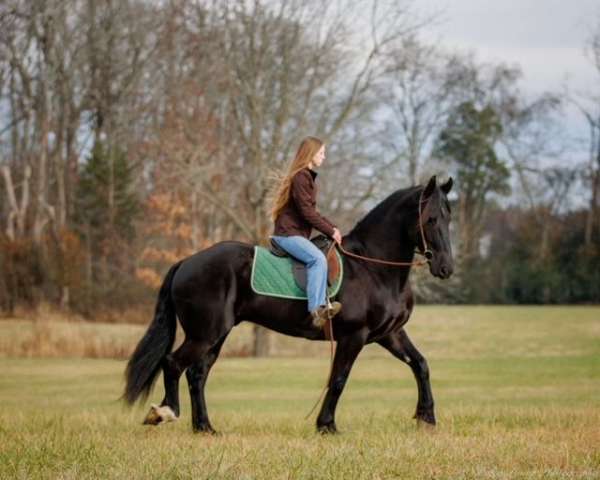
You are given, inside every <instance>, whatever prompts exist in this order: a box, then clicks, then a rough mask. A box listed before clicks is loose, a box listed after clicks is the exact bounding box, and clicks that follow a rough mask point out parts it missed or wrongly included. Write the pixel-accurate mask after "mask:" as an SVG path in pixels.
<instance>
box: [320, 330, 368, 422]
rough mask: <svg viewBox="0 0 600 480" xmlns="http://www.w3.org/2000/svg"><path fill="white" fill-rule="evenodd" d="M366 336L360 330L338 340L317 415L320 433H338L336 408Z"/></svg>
mask: <svg viewBox="0 0 600 480" xmlns="http://www.w3.org/2000/svg"><path fill="white" fill-rule="evenodd" d="M366 338H367V334H366V332H363V331H360V332H358V333H356V334H354V335H352V336H349V337H344V338H341V339H339V340H338V345H337V348H336V351H335V357H334V359H333V367H332V369H331V374H330V376H329V382H328V384H327V387H328V388H327V395H325V400H323V405H322V406H321V411H320V412H319V416H318V417H317V430H318V431H319V432H320V433H337V427H336V425H335V408H336V406H337V403H338V400H339V398H340V395H341V394H342V391H343V390H344V386H345V385H346V380H348V375H350V370H351V369H352V365H353V364H354V361H355V360H356V357H357V356H358V354H359V353H360V351H361V350H362V348H363V346H364V344H365V340H366Z"/></svg>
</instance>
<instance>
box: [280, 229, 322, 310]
mask: <svg viewBox="0 0 600 480" xmlns="http://www.w3.org/2000/svg"><path fill="white" fill-rule="evenodd" d="M273 239H274V240H275V242H277V245H279V246H280V247H281V248H283V249H284V250H285V251H286V252H288V253H289V254H290V255H291V256H292V257H294V258H297V259H298V260H300V261H301V262H302V263H305V264H306V267H307V278H306V296H307V297H308V311H309V312H314V311H316V310H317V309H318V308H319V307H320V306H324V305H326V304H327V259H326V258H325V255H323V252H321V250H319V249H318V248H317V247H316V246H315V244H314V243H312V242H311V241H310V240H308V239H307V238H304V237H301V236H300V235H292V236H289V237H280V236H276V237H273Z"/></svg>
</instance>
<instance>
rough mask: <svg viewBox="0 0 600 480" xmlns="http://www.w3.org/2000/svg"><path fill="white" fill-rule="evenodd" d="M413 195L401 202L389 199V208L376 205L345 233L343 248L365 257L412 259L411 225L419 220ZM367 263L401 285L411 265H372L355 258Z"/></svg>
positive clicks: (376, 271)
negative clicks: (377, 208)
mask: <svg viewBox="0 0 600 480" xmlns="http://www.w3.org/2000/svg"><path fill="white" fill-rule="evenodd" d="M410 200H412V195H411V196H410V197H409V199H408V200H405V201H404V202H401V201H398V202H390V205H388V208H387V209H386V208H385V206H384V208H382V209H380V210H379V211H375V209H374V210H373V211H372V212H371V213H370V214H367V216H366V217H365V218H364V220H362V221H361V222H359V223H358V224H357V225H356V226H355V227H354V229H353V230H352V231H351V232H350V233H349V234H348V235H347V236H345V237H344V243H343V245H344V248H346V249H347V250H348V251H350V252H352V253H357V254H358V255H362V256H365V257H371V258H376V259H379V260H387V261H392V262H412V261H413V259H414V252H415V247H416V242H415V235H414V229H415V226H416V225H417V222H418V212H417V210H416V209H415V206H414V203H415V202H412V201H410ZM357 261H358V262H361V263H363V264H365V266H368V267H369V268H370V269H371V270H372V272H373V273H374V274H376V275H379V276H380V277H383V278H385V280H386V281H387V282H390V281H393V282H394V283H397V282H398V281H399V282H400V283H401V286H403V285H404V283H405V282H406V279H407V278H408V275H409V273H410V266H408V267H397V266H386V265H373V264H369V262H367V261H365V260H357Z"/></svg>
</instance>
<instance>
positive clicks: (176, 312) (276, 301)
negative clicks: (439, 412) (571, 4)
mask: <svg viewBox="0 0 600 480" xmlns="http://www.w3.org/2000/svg"><path fill="white" fill-rule="evenodd" d="M451 188H452V179H449V180H448V181H447V182H446V183H445V184H443V185H440V186H438V185H437V183H436V178H435V177H432V178H431V179H430V180H429V182H428V184H427V186H425V187H412V188H408V189H404V190H398V191H396V192H395V193H393V194H392V195H390V196H389V197H388V198H387V199H385V200H384V201H383V202H381V203H380V204H379V205H377V206H376V207H375V208H374V209H373V210H372V211H370V212H369V213H368V214H367V215H366V216H365V217H364V218H363V219H362V220H361V221H360V222H359V223H358V224H357V225H356V226H355V227H354V229H353V230H352V231H351V232H350V233H349V234H348V235H346V236H345V237H344V238H343V241H342V246H343V247H344V248H345V249H346V250H347V251H349V252H352V253H355V254H359V255H362V256H367V257H372V258H378V259H385V260H394V261H399V262H411V261H412V260H413V257H414V254H415V250H419V251H420V252H421V253H424V251H423V250H424V249H425V248H426V247H427V248H428V249H429V250H430V251H431V254H432V255H429V256H430V258H429V270H430V272H431V274H432V275H434V276H436V277H439V278H442V279H445V278H448V277H449V276H450V275H451V274H452V269H453V258H452V250H451V247H450V241H449V233H448V224H449V221H450V206H449V203H448V199H447V194H448V192H449V191H450V189H451ZM419 205H421V207H419ZM422 232H423V233H422ZM422 235H424V236H425V239H423V238H422ZM253 252H254V250H253V246H252V245H248V244H245V243H241V242H233V241H228V242H221V243H218V244H215V245H213V246H212V247H210V248H207V249H206V250H203V251H200V252H198V253H196V254H194V255H192V256H190V257H188V258H186V259H184V260H182V261H180V262H178V263H176V264H175V265H173V266H172V267H171V269H170V270H169V272H168V273H167V275H166V277H165V280H164V282H163V285H162V287H161V289H160V292H159V295H158V301H157V304H156V312H155V316H154V320H153V321H152V323H151V324H150V326H149V328H148V331H147V332H146V333H145V335H144V337H142V339H141V340H140V342H139V344H138V345H137V347H136V349H135V352H134V353H133V355H132V357H131V359H130V360H129V363H128V365H127V369H126V372H125V376H126V382H127V385H126V387H125V393H124V398H125V400H126V401H127V402H128V403H129V404H133V403H134V402H135V401H136V400H137V399H138V398H140V397H142V398H146V397H147V396H148V394H149V393H150V390H151V389H152V386H153V383H154V381H155V379H156V377H157V375H158V373H159V372H160V370H161V369H162V371H163V376H164V385H165V397H164V399H163V401H162V403H161V406H160V407H156V406H153V407H152V409H151V411H150V413H149V414H148V416H147V417H146V420H145V423H151V424H157V423H160V422H161V421H165V420H170V419H174V418H177V417H178V416H179V394H178V392H179V390H178V386H179V378H180V376H181V374H182V373H183V372H184V371H185V372H186V377H187V381H188V384H189V390H190V396H191V402H192V426H193V429H194V430H195V431H201V432H214V430H213V428H212V426H211V424H210V421H209V419H208V413H207V410H206V401H205V398H204V386H205V384H206V379H207V376H208V373H209V371H210V369H211V367H212V365H213V364H214V362H215V360H216V359H217V357H218V355H219V351H220V350H221V347H222V346H223V343H224V342H225V339H226V338H227V335H228V334H229V332H230V331H231V329H232V328H233V327H234V326H235V325H237V324H239V323H240V322H242V321H249V322H254V323H258V324H260V325H263V326H264V327H267V328H270V329H272V330H275V331H277V332H280V333H284V334H286V335H293V336H296V337H304V338H307V339H310V340H324V339H325V337H324V333H323V331H322V330H320V329H317V328H315V327H314V326H313V325H312V322H311V319H310V316H309V315H307V311H306V302H305V301H300V300H287V299H280V298H274V297H268V296H263V295H258V294H256V293H254V292H253V291H252V289H251V287H250V273H251V268H252V260H253ZM343 262H344V265H343V267H344V281H343V285H342V287H341V290H340V292H339V294H338V295H339V301H340V302H341V303H342V305H343V307H342V311H341V312H340V314H339V315H338V316H337V317H335V319H334V321H333V332H334V337H335V339H336V340H337V342H338V344H337V350H336V353H335V358H334V360H333V366H332V371H331V375H330V378H329V383H328V389H327V394H326V396H325V399H324V401H323V404H322V406H321V411H320V413H319V416H318V418H317V429H318V430H319V431H320V432H324V433H327V432H331V433H334V432H336V425H335V408H336V405H337V402H338V400H339V398H340V395H341V393H342V390H343V389H344V385H345V384H346V380H347V378H348V375H349V373H350V369H351V368H352V364H353V363H354V361H355V359H356V357H357V356H358V354H359V353H360V351H361V350H362V348H363V347H364V346H365V345H366V344H368V343H372V342H377V343H379V344H380V345H381V346H383V347H384V348H386V349H387V350H389V351H390V352H391V353H392V355H394V356H395V357H397V358H399V359H400V360H402V361H403V362H405V363H407V364H408V365H409V367H410V368H411V369H412V371H413V373H414V376H415V378H416V381H417V386H418V402H417V408H416V413H415V418H417V419H418V420H421V421H424V422H426V423H429V424H432V425H435V414H434V409H433V396H432V394H431V387H430V384H429V369H428V366H427V362H426V360H425V358H423V356H422V355H421V354H420V353H419V351H418V350H417V349H416V348H415V346H414V345H413V344H412V342H411V341H410V339H409V338H408V335H407V334H406V332H405V330H404V328H403V327H404V324H405V323H406V322H407V321H408V319H409V317H410V314H411V312H412V308H413V294H412V292H411V289H410V285H409V282H408V276H409V273H410V267H394V266H386V265H381V264H376V263H371V262H367V261H365V260H360V259H354V258H351V257H347V256H344V258H343ZM176 317H177V318H179V322H180V324H181V327H182V328H183V331H184V332H185V340H184V341H183V343H182V345H181V346H180V347H179V348H178V349H177V350H175V351H174V352H172V353H170V352H171V349H172V347H173V342H174V339H175V330H176Z"/></svg>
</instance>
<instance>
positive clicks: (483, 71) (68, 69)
mask: <svg viewBox="0 0 600 480" xmlns="http://www.w3.org/2000/svg"><path fill="white" fill-rule="evenodd" d="M416 6H417V4H416V3H414V2H409V1H405V2H397V1H383V0H379V1H378V0H365V1H357V0H336V1H333V2H321V1H308V2H306V1H302V2H300V1H296V0H277V1H273V2H271V1H269V2H266V1H260V0H257V1H255V2H246V1H242V0H240V1H234V2H226V1H217V0H213V1H209V0H206V1H202V0H179V1H166V2H148V1H142V0H137V1H133V0H122V1H115V0H107V1H105V2H96V1H94V0H47V1H45V2H37V1H33V0H6V1H5V2H3V3H2V5H1V6H0V122H1V123H0V171H1V174H2V181H0V199H1V201H0V225H1V233H0V259H1V261H2V272H1V274H0V306H1V308H2V310H3V311H6V312H11V311H13V310H14V308H16V307H17V306H18V305H20V304H24V305H32V306H35V305H36V304H37V303H39V302H41V301H45V302H50V303H53V304H56V305H58V306H60V307H62V308H65V309H70V310H75V311H77V312H80V313H83V314H84V315H88V316H90V317H93V316H94V315H95V313H96V312H97V311H98V310H101V309H119V308H122V307H125V306H128V305H131V304H135V303H138V302H139V303H144V302H148V301H151V299H152V298H153V296H154V291H155V289H156V288H157V286H158V285H159V284H160V281H161V278H162V275H163V274H164V272H165V271H166V269H167V267H168V266H169V265H170V264H171V263H173V262H174V261H176V260H177V259H180V258H182V257H184V256H186V255H189V254H191V253H193V252H195V251H197V250H200V249H202V248H204V247H206V246H208V245H211V244H212V243H214V242H217V241H220V240H224V239H238V240H243V241H247V242H253V243H262V242H265V240H266V238H267V237H268V235H269V233H270V231H271V228H272V225H271V223H270V220H269V216H268V214H267V212H268V207H269V201H270V197H269V194H270V191H271V188H272V186H273V182H274V178H276V177H277V174H278V173H281V171H282V169H283V168H284V167H285V165H286V163H287V162H288V161H289V160H290V158H291V156H292V155H293V153H294V149H295V148H296V146H297V145H298V142H299V140H300V139H301V138H302V137H303V136H306V135H309V134H312V135H316V136H319V137H321V138H323V139H324V140H325V142H326V143H327V145H328V159H327V161H326V163H325V164H324V167H323V170H324V172H323V174H322V175H321V177H320V180H319V181H320V182H321V186H320V206H321V210H323V211H324V212H325V213H326V214H327V215H328V216H329V217H330V218H335V219H336V222H338V223H339V224H340V226H341V227H342V229H343V230H344V229H345V230H346V231H347V230H349V229H350V228H351V226H352V225H353V224H354V223H355V222H356V221H357V220H358V219H359V218H360V217H361V216H362V215H364V213H365V212H366V211H367V210H368V209H369V208H371V207H372V206H373V205H375V204H376V203H377V202H378V201H380V200H382V199H383V198H384V197H385V196H386V195H387V194H389V193H391V192H392V191H394V190H396V189H398V188H403V187H407V186H410V185H413V184H417V183H420V182H422V181H423V179H425V178H426V177H428V176H429V175H431V174H441V175H452V176H453V177H454V179H455V181H456V185H457V189H456V192H457V193H456V195H455V196H454V197H452V209H453V223H452V234H453V238H454V244H453V246H454V250H455V256H456V258H457V274H456V275H455V276H454V278H453V279H452V280H451V281H449V282H444V283H443V284H440V283H439V282H433V281H431V280H430V279H429V278H428V276H427V275H426V274H424V273H421V272H418V273H416V274H415V281H414V282H413V283H414V285H415V287H416V290H417V293H418V295H419V298H420V299H421V301H436V302H438V301H442V302H507V303H563V302H564V303H572V302H597V301H598V300H599V299H600V295H599V292H598V287H597V285H600V282H599V281H598V280H599V278H598V276H599V274H598V272H599V271H600V269H599V268H598V267H599V259H600V255H599V251H598V248H599V244H600V221H599V218H598V202H599V200H598V188H599V184H600V97H599V92H598V91H597V90H596V91H594V90H593V88H594V87H593V86H591V87H590V90H589V91H588V92H584V93H578V94H577V95H574V94H568V93H565V92H539V93H538V94H537V95H532V94H528V95H525V94H523V93H522V92H521V88H522V73H521V70H520V68H519V67H518V66H509V65H505V64H490V63H484V62H481V61H479V60H478V59H477V58H476V56H474V55H473V54H470V53H468V52H467V53H465V52H461V51H451V50H448V49H447V48H445V47H444V45H443V43H439V44H432V43H428V42H426V41H424V40H422V38H423V33H424V32H425V31H426V30H427V29H428V28H429V26H430V24H431V22H432V21H434V20H435V18H434V16H432V15H427V14H425V13H422V12H419V11H418V10H417V9H416ZM583 49H585V51H586V52H587V55H588V58H589V60H590V62H591V64H592V65H593V66H594V67H595V69H596V72H597V73H598V79H599V80H600V28H599V29H597V31H596V33H595V34H594V33H593V32H592V33H591V34H590V39H589V42H588V44H587V45H582V50H583ZM598 84H600V82H598ZM569 106H571V107H570V108H576V109H577V110H578V111H579V112H580V115H581V116H582V118H583V119H584V120H585V122H586V123H587V125H588V127H589V131H588V132H587V138H586V139H585V142H587V146H586V149H587V152H588V153H587V154H586V156H582V155H577V154H576V153H574V152H577V151H581V150H583V149H582V148H581V147H580V145H579V144H575V143H574V141H575V140H574V139H572V138H568V135H567V133H566V132H567V130H566V125H565V124H564V120H563V113H564V111H565V108H567V107H569ZM577 141H583V140H581V139H577Z"/></svg>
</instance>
